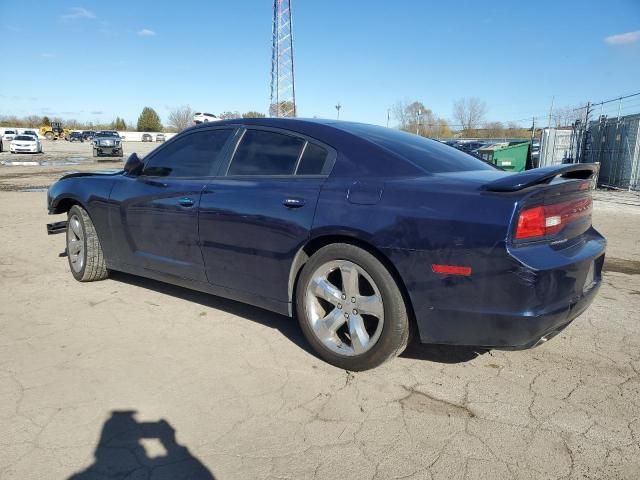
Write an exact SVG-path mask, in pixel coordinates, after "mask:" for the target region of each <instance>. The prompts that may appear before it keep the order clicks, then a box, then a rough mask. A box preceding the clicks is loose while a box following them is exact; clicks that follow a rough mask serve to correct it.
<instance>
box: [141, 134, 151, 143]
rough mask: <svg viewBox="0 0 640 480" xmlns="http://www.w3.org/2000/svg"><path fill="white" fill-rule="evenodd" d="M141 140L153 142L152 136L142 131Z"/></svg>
mask: <svg viewBox="0 0 640 480" xmlns="http://www.w3.org/2000/svg"><path fill="white" fill-rule="evenodd" d="M142 141H143V142H153V137H152V136H151V134H150V133H143V134H142Z"/></svg>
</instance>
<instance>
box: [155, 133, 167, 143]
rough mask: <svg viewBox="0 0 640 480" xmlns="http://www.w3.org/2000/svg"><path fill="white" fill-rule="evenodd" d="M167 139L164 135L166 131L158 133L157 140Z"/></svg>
mask: <svg viewBox="0 0 640 480" xmlns="http://www.w3.org/2000/svg"><path fill="white" fill-rule="evenodd" d="M165 140H166V139H165V137H164V133H159V134H157V135H156V142H164V141H165Z"/></svg>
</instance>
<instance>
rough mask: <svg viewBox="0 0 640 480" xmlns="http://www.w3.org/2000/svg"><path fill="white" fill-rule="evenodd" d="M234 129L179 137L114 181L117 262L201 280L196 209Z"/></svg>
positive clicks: (201, 131) (203, 280)
mask: <svg viewBox="0 0 640 480" xmlns="http://www.w3.org/2000/svg"><path fill="white" fill-rule="evenodd" d="M234 132H235V130H234V129H231V128H222V129H202V130H200V129H199V130H196V131H194V132H191V133H189V134H187V135H180V136H179V137H177V138H176V139H174V140H172V141H170V142H167V143H166V144H164V145H163V146H162V147H160V148H158V149H157V150H156V151H155V152H154V153H152V154H151V155H150V157H149V158H148V160H146V161H145V167H144V170H143V172H142V173H141V174H140V175H139V176H136V177H124V178H123V181H121V182H117V183H116V184H115V186H114V188H113V190H112V193H111V196H110V199H111V201H112V202H113V203H115V204H116V205H117V208H114V209H112V211H113V212H116V213H114V215H112V218H111V223H112V230H113V232H114V235H117V236H118V237H119V238H117V242H116V244H117V245H118V247H117V248H118V249H119V253H120V254H119V258H120V261H121V262H122V263H123V264H125V267H124V269H125V270H127V267H126V266H127V265H128V266H132V267H134V269H140V268H141V269H149V270H154V271H158V272H162V273H166V274H170V275H175V276H178V277H180V278H186V279H190V280H196V281H201V282H206V275H205V273H204V262H203V259H202V254H201V252H200V247H199V244H198V206H199V203H200V197H201V194H202V190H203V188H204V187H205V185H206V184H207V183H208V182H209V180H210V178H211V174H212V172H214V171H216V169H217V168H218V167H219V162H221V161H222V158H223V155H224V152H225V148H226V146H227V145H228V144H230V142H231V138H232V137H233V134H234Z"/></svg>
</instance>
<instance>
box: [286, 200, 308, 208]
mask: <svg viewBox="0 0 640 480" xmlns="http://www.w3.org/2000/svg"><path fill="white" fill-rule="evenodd" d="M282 204H283V205H284V206H285V207H287V208H300V207H302V206H304V200H303V199H302V198H285V199H284V200H283V201H282Z"/></svg>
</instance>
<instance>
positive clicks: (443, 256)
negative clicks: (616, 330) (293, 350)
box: [48, 118, 606, 370]
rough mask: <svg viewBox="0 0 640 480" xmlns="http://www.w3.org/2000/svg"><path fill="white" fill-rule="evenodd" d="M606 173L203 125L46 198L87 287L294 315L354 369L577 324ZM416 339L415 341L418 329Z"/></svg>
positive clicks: (589, 281)
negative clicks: (124, 279) (150, 284)
mask: <svg viewBox="0 0 640 480" xmlns="http://www.w3.org/2000/svg"><path fill="white" fill-rule="evenodd" d="M596 173H597V167H596V166H595V165H590V164H580V165H561V166H557V167H548V168H540V169H535V170H530V171H527V172H522V173H518V174H510V173H506V172H503V171H501V170H499V169H496V168H495V167H493V166H491V165H489V164H487V163H484V162H483V161H481V160H479V159H477V158H474V157H472V156H471V155H467V154H466V153H463V152H460V151H458V150H456V149H455V148H451V147H448V146H446V145H443V144H441V143H439V142H436V141H432V140H428V139H425V138H422V137H419V136H416V135H412V134H408V133H404V132H400V131H397V130H391V129H387V128H382V127H377V126H372V125H365V124H360V123H349V122H337V121H321V120H296V119H275V118H271V119H269V118H268V119H238V120H229V121H222V122H216V123H209V124H203V125H200V126H196V127H193V128H191V129H189V130H186V131H184V132H182V133H181V134H179V135H177V136H175V137H174V138H172V139H171V140H169V141H167V142H166V143H165V144H163V145H162V146H160V147H159V148H157V149H156V150H154V151H153V152H151V153H150V154H149V155H148V156H147V157H145V159H144V162H142V161H141V160H139V159H138V157H137V156H136V155H135V154H134V155H132V156H131V157H130V158H129V159H128V161H127V163H126V165H125V168H124V171H121V172H118V173H75V174H71V175H67V176H65V177H63V178H62V179H61V180H59V181H58V182H57V183H55V184H54V185H53V186H52V187H51V188H50V189H49V195H48V207H49V213H51V214H61V213H66V214H67V216H68V217H67V220H66V221H63V222H57V223H52V224H49V225H48V230H49V233H57V232H66V236H67V254H68V260H69V265H70V267H71V272H72V274H73V276H74V277H75V278H76V279H77V280H79V281H92V280H101V279H104V278H106V277H107V276H108V274H109V271H111V270H117V271H123V272H128V273H132V274H135V275H141V276H145V277H150V278H154V279H157V280H161V281H165V282H169V283H173V284H176V285H181V286H184V287H188V288H192V289H196V290H200V291H203V292H209V293H211V294H214V295H220V296H224V297H227V298H231V299H234V300H238V301H241V302H246V303H250V304H253V305H257V306H259V307H262V308H266V309H269V310H272V311H275V312H278V313H282V314H285V315H290V316H297V318H298V320H299V322H300V325H301V327H302V330H303V331H304V334H305V336H306V338H307V339H308V341H309V343H310V344H311V345H312V346H313V348H314V349H315V351H316V352H317V353H318V355H319V356H320V357H322V358H323V359H325V360H326V361H328V362H330V363H332V364H334V365H337V366H339V367H341V368H345V369H348V370H364V369H368V368H373V367H376V366H378V365H380V364H381V363H383V362H384V361H386V360H388V359H390V358H392V357H394V356H396V355H398V354H399V353H400V352H402V351H403V349H404V348H405V347H406V345H407V342H408V340H409V336H410V332H411V331H414V330H417V332H418V334H419V337H420V340H421V341H422V342H424V343H437V344H451V345H474V346H482V347H487V348H502V349H521V348H528V347H532V346H534V345H536V344H538V343H540V342H544V341H546V340H547V339H549V338H551V337H552V336H554V335H555V334H557V333H558V332H559V331H561V330H562V329H563V328H565V327H566V326H567V325H568V324H569V323H570V322H571V321H572V320H573V319H574V318H576V317H577V316H578V315H579V314H580V313H582V312H583V311H584V310H585V309H586V308H587V307H588V305H589V304H590V303H591V301H592V300H593V298H594V296H595V294H596V292H597V290H598V287H599V285H600V281H601V271H602V264H603V260H604V251H605V245H606V241H605V239H604V238H603V237H602V236H601V235H600V234H599V233H598V232H597V231H596V230H595V229H594V228H593V227H592V225H591V209H592V201H591V189H592V184H593V177H594V176H595V175H596ZM414 327H415V328H414Z"/></svg>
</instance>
